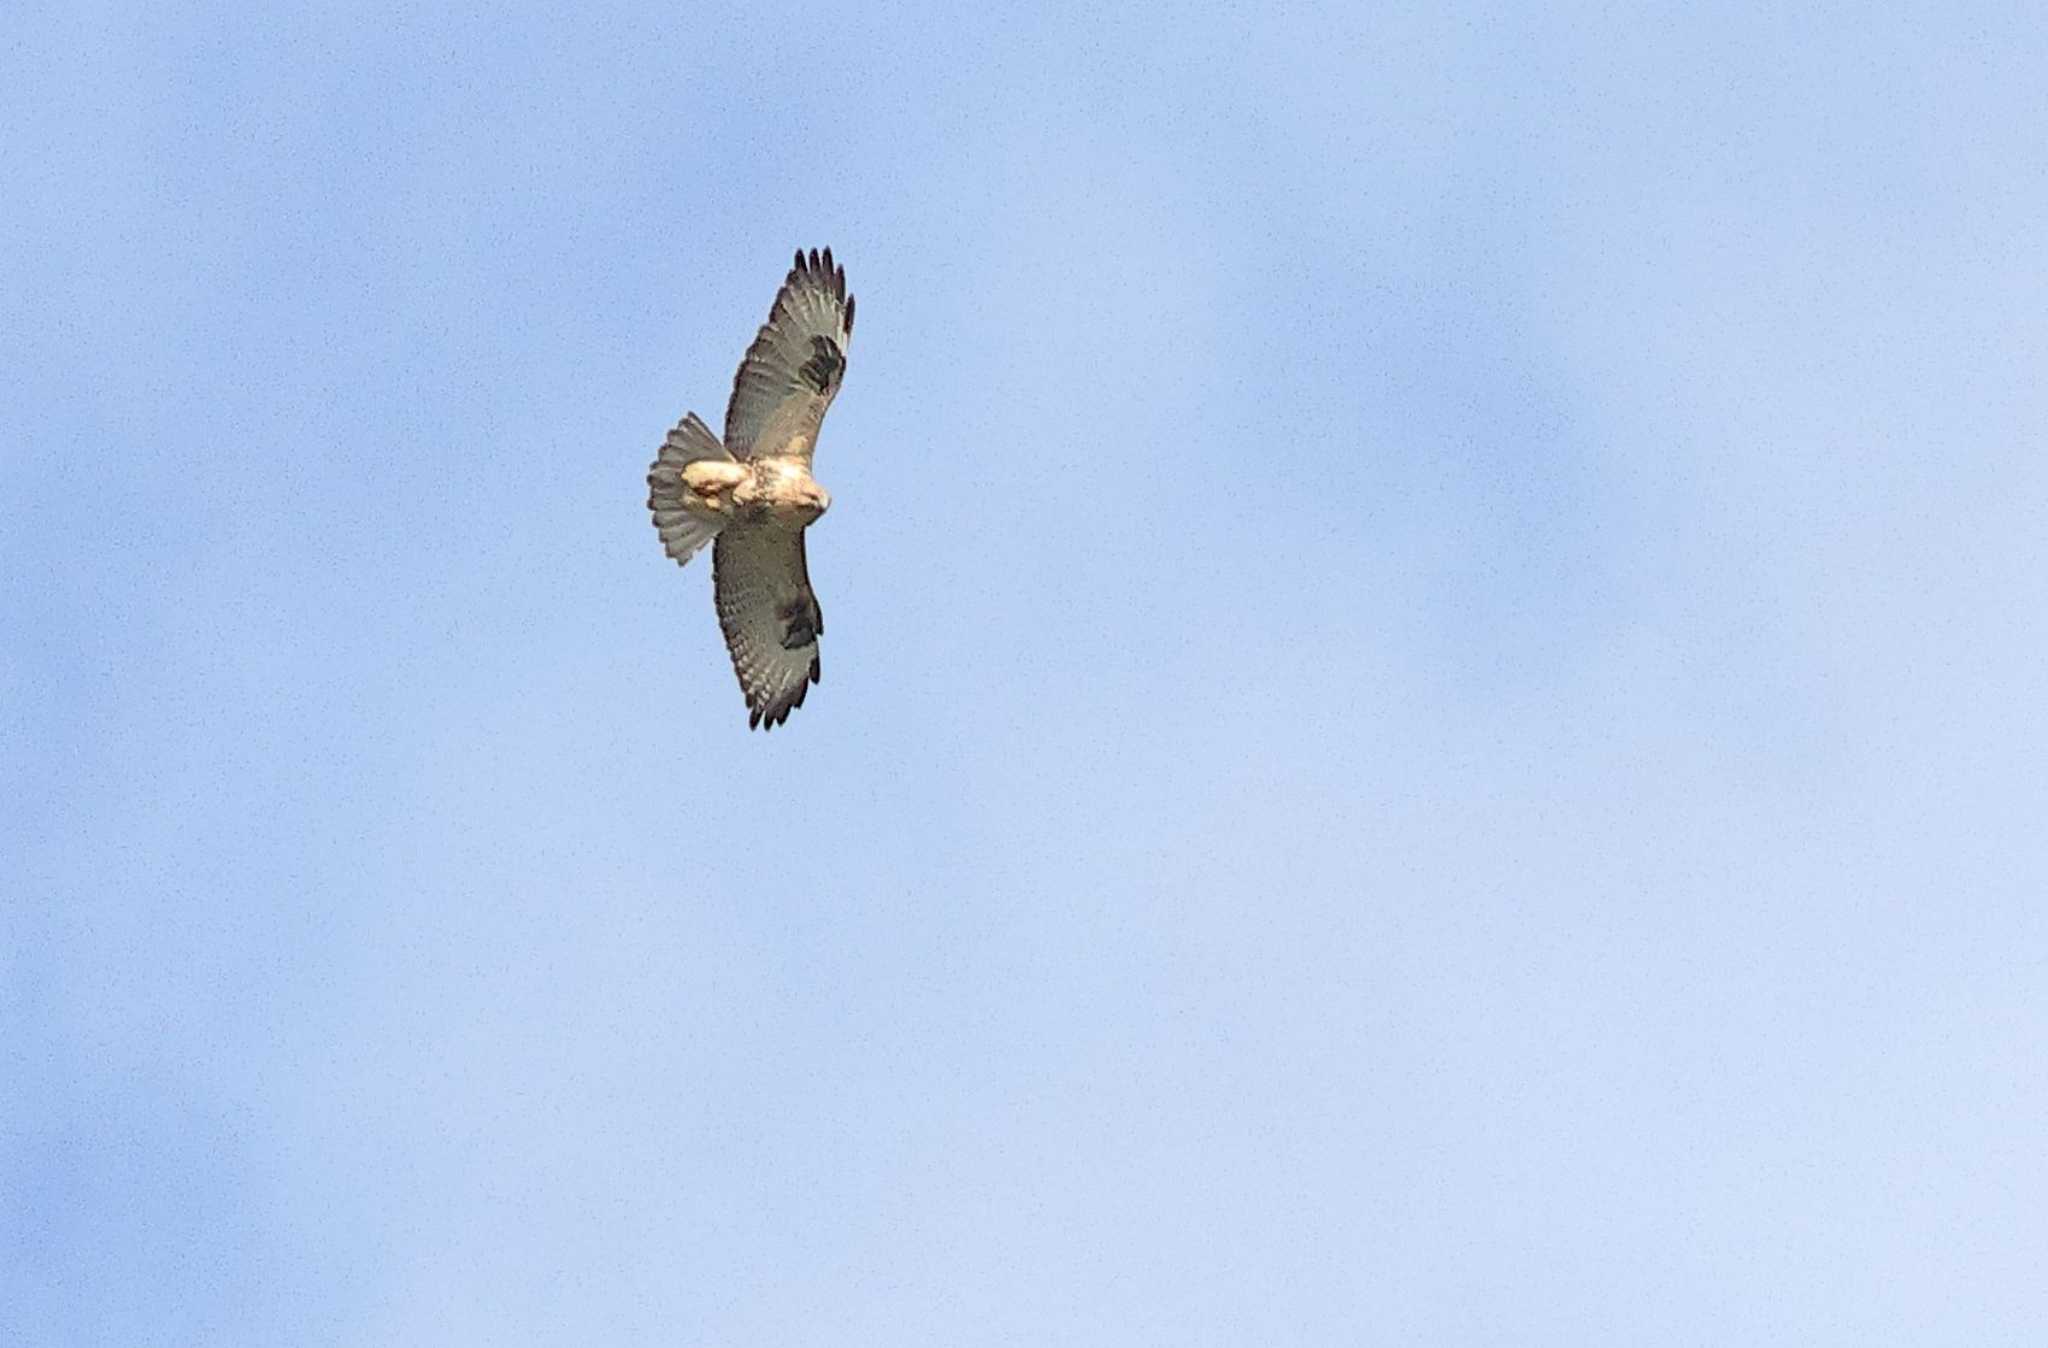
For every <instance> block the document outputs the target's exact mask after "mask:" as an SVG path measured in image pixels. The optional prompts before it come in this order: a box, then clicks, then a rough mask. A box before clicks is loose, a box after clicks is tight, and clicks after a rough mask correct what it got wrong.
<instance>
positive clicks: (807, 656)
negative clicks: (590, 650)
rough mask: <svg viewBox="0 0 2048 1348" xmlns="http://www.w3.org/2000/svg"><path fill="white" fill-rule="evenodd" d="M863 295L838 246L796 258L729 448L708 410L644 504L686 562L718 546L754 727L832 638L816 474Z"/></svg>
mask: <svg viewBox="0 0 2048 1348" xmlns="http://www.w3.org/2000/svg"><path fill="white" fill-rule="evenodd" d="M852 335H853V297H852V296H850V295H848V294H847V293H846V272H845V271H844V270H843V269H841V268H838V267H835V266H833V264H832V251H831V250H830V249H829V248H828V249H826V250H825V251H824V252H823V253H822V254H821V253H818V252H816V251H813V252H811V253H810V254H808V255H806V254H803V253H798V254H797V255H796V265H795V266H794V267H792V268H791V269H790V273H789V276H788V278H787V279H786V280H785V281H784V282H783V284H782V290H781V291H780V292H779V293H778V294H777V295H776V297H775V307H774V309H773V310H772V311H770V313H769V315H768V321H767V322H766V323H765V324H763V325H762V327H761V330H760V332H759V333H758V334H757V335H756V336H755V338H754V344H753V345H752V346H750V347H748V348H747V354H746V358H745V359H744V360H742V361H741V362H740V369H739V374H738V375H737V376H736V377H735V378H734V380H733V390H732V401H731V402H730V403H729V404H728V405H727V407H726V413H725V438H724V439H723V440H722V441H721V440H720V439H719V438H718V437H716V436H714V435H712V434H711V430H710V428H709V427H707V426H706V425H705V424H704V423H703V422H702V421H701V420H699V419H698V417H697V414H696V413H694V412H692V413H690V414H689V415H688V416H686V417H684V418H683V419H682V421H681V422H679V423H678V424H677V425H676V428H675V429H674V430H672V431H670V432H669V433H668V439H667V441H666V442H665V443H664V444H663V445H662V447H661V451H660V453H659V454H658V455H657V456H656V458H655V460H654V464H653V466H652V467H650V468H649V469H648V471H647V488H648V497H647V506H648V509H649V510H650V511H652V512H653V514H654V527H655V530H656V532H658V533H659V534H660V535H661V541H662V546H663V548H664V549H665V550H666V551H667V552H668V555H669V556H671V557H673V558H675V560H676V561H677V562H679V563H682V562H687V561H689V560H690V558H691V557H692V556H693V555H694V554H695V553H696V552H697V551H698V549H700V548H702V547H703V546H704V545H705V544H706V543H711V542H713V540H716V543H715V546H714V547H713V549H712V567H713V570H714V572H715V581H714V586H715V589H716V592H717V596H716V597H717V603H718V623H719V627H720V628H721V629H722V630H723V631H724V633H725V642H726V646H727V648H728V649H729V650H730V651H731V652H732V662H733V670H734V672H735V673H737V674H738V675H739V680H740V691H741V692H743V693H744V694H745V695H746V699H747V713H748V724H749V725H763V724H765V725H767V726H769V727H771V728H772V727H774V726H776V725H779V724H780V723H781V722H783V721H785V720H787V719H788V718H789V713H790V711H791V710H792V709H794V708H796V707H800V706H802V705H803V701H804V694H805V693H806V692H807V691H808V690H809V687H810V685H811V684H813V683H816V682H817V681H818V676H819V663H818V637H819V635H820V634H821V633H822V632H823V631H824V630H825V624H824V618H823V616H822V615H821V614H820V613H819V611H818V600H817V596H816V595H815V594H813V593H812V592H811V580H810V574H809V571H808V568H807V567H806V565H805V561H804V530H805V529H807V528H809V527H810V526H811V525H812V524H813V523H815V522H816V521H817V519H818V517H819V516H821V515H823V514H824V513H825V511H826V509H827V507H829V506H830V505H831V504H832V498H831V497H830V496H829V495H827V494H826V492H825V489H824V488H823V487H821V486H819V485H818V483H817V481H816V479H814V478H813V477H812V476H811V454H812V451H813V450H814V449H815V448H816V446H817V440H818V428H819V426H820V425H822V424H823V422H824V419H825V409H826V408H828V407H830V406H831V405H832V399H833V397H834V396H836V395H837V394H838V392H839V383H840V379H841V377H842V376H843V375H844V373H845V370H846V344H847V340H848V338H850V337H851V336H852Z"/></svg>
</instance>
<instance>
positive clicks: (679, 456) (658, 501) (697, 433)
mask: <svg viewBox="0 0 2048 1348" xmlns="http://www.w3.org/2000/svg"><path fill="white" fill-rule="evenodd" d="M707 459H709V460H713V461H715V462H719V463H731V462H733V457H732V455H730V454H728V453H727V452H726V449H725V446H724V445H722V444H720V443H719V441H718V437H717V436H715V435H713V434H712V433H711V428H710V427H709V426H706V425H705V424H704V423H703V422H702V421H701V420H699V419H698V416H697V414H696V413H695V412H692V413H690V414H689V415H688V416H686V417H684V418H683V419H682V420H681V421H680V422H678V423H676V428H675V429H674V430H672V431H670V432H669V433H668V439H667V440H666V441H665V442H664V443H663V444H662V446H661V452H660V454H658V455H657V456H656V457H655V460H654V463H653V464H652V465H651V466H650V467H649V468H648V470H647V508H648V509H649V510H650V511H652V512H653V513H654V528H655V531H656V532H657V533H659V534H660V535H661V546H662V548H663V549H664V550H665V551H666V552H667V553H668V555H669V556H671V557H673V558H675V559H676V562H677V564H678V565H680V564H682V563H684V562H687V561H689V560H690V558H691V556H692V555H693V554H694V553H696V551H697V550H698V549H699V548H701V547H703V546H704V545H705V544H706V543H709V542H710V541H711V540H712V539H714V538H716V537H718V531H719V530H720V529H722V528H723V527H725V521H724V520H721V519H712V518H706V517H705V516H704V515H702V514H699V513H697V512H695V511H692V510H690V509H688V508H687V507H686V506H685V504H684V501H685V499H686V497H687V493H686V492H685V491H684V489H683V469H685V468H687V467H688V466H689V465H691V464H693V463H699V462H702V461H704V460H707Z"/></svg>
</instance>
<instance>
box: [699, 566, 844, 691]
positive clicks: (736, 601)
mask: <svg viewBox="0 0 2048 1348" xmlns="http://www.w3.org/2000/svg"><path fill="white" fill-rule="evenodd" d="M711 560H712V569H713V570H714V571H715V572H716V574H717V583H716V586H715V588H716V590H717V598H718V625H719V627H720V628H722V629H723V630H724V632H725V644H726V648H727V649H729V650H730V651H731V652H732V667H733V672H734V673H736V674H738V675H739V676H740V691H741V692H743V693H745V694H746V696H747V725H748V726H749V727H750V728H751V727H753V726H757V725H760V724H761V723H762V722H764V721H765V722H767V724H768V727H769V729H771V730H772V729H774V728H775V727H776V726H778V725H780V724H782V722H784V721H786V720H788V719H789V713H790V711H791V709H793V708H796V707H801V706H802V705H803V704H804V694H805V693H807V692H809V691H810V686H811V685H812V684H814V683H816V682H817V681H818V635H819V633H821V632H823V631H824V630H825V619H824V617H823V615H822V614H820V613H819V612H818V597H817V596H816V595H815V594H813V593H811V577H810V572H809V569H808V568H806V567H805V565H804V536H803V533H802V531H800V530H789V529H777V528H770V527H747V526H739V527H729V528H727V529H726V530H725V532H723V533H721V534H720V535H719V536H718V542H717V543H716V544H715V545H714V546H713V547H712V550H711Z"/></svg>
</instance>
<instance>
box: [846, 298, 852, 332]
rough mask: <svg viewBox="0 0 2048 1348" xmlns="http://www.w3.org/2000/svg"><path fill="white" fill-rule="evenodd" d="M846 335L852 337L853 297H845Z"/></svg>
mask: <svg viewBox="0 0 2048 1348" xmlns="http://www.w3.org/2000/svg"><path fill="white" fill-rule="evenodd" d="M846 335H847V336H849V337H851V336H853V296H851V295H848V296H847V297H846Z"/></svg>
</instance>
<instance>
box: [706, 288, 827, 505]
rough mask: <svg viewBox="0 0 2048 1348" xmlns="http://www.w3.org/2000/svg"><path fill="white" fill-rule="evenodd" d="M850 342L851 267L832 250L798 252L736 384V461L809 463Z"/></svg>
mask: <svg viewBox="0 0 2048 1348" xmlns="http://www.w3.org/2000/svg"><path fill="white" fill-rule="evenodd" d="M852 336H853V297H852V296H851V295H849V294H847V293H846V269H845V268H844V267H835V266H833V265H832V250H831V249H830V248H827V249H826V250H825V251H824V252H823V253H822V254H821V253H819V252H818V251H817V250H816V249H812V250H811V252H810V253H809V254H808V255H806V254H804V253H798V254H797V255H796V265H795V266H794V267H792V268H790V271H789V276H788V278H787V279H786V280H784V281H783V283H782V289H781V291H780V292H779V293H777V295H776V296H775V307H774V308H773V309H771V310H770V311H769V313H768V321H767V322H766V323H764V324H762V325H761V331H760V332H759V333H757V334H756V335H755V337H754V344H753V345H752V346H750V347H748V348H747V356H746V359H745V360H742V361H741V362H740V372H739V374H738V375H736V376H734V378H733V381H732V401H731V402H730V403H728V404H726V408H725V447H726V448H727V449H729V450H731V451H732V453H733V456H734V457H735V458H740V459H759V458H766V457H770V456H788V457H791V458H800V459H802V460H803V461H804V463H805V464H807V465H808V464H809V463H810V461H811V450H812V448H813V447H814V446H815V445H816V444H817V441H818V427H819V425H820V424H822V423H823V422H824V420H825V409H826V408H828V407H830V406H831V405H832V398H833V395H835V394H836V393H838V392H839V379H840V376H841V375H842V374H844V373H845V371H846V343H847V339H848V338H850V337H852Z"/></svg>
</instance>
